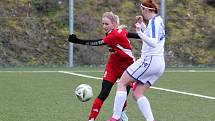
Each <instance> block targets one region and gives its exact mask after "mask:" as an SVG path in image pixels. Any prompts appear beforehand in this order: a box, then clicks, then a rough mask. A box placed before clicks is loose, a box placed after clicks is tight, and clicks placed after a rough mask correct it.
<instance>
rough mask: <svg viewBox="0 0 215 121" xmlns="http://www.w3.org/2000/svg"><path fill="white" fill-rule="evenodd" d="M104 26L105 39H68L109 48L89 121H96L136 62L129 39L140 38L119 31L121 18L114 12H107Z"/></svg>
mask: <svg viewBox="0 0 215 121" xmlns="http://www.w3.org/2000/svg"><path fill="white" fill-rule="evenodd" d="M102 25H103V29H104V31H105V34H106V36H105V37H104V38H103V39H97V40H83V39H79V38H77V37H76V35H74V34H73V35H70V36H69V39H68V40H69V42H73V43H77V44H85V45H93V46H99V45H107V46H108V47H109V57H108V61H107V64H106V67H105V71H104V75H103V81H102V88H101V91H100V94H99V95H98V97H97V98H96V99H95V100H94V102H93V105H92V109H91V112H90V115H89V119H88V120H89V121H95V119H96V118H97V116H98V114H99V111H100V109H101V107H102V105H103V102H104V101H105V99H106V98H107V97H108V95H109V93H110V91H111V88H112V86H113V85H114V83H115V82H116V81H117V79H119V78H120V77H121V75H122V74H123V72H124V71H125V69H126V68H127V67H128V66H129V65H131V64H132V63H133V62H134V57H133V55H132V51H131V49H132V48H131V45H130V42H129V40H128V38H127V37H129V38H139V37H138V35H137V34H136V33H135V34H133V33H128V32H127V31H126V30H125V29H118V25H119V18H118V16H117V15H115V14H113V13H112V12H105V13H104V14H103V17H102ZM127 90H128V92H129V90H130V87H129V86H127ZM121 120H122V121H127V120H128V118H127V116H126V115H125V113H124V112H123V113H122V115H121Z"/></svg>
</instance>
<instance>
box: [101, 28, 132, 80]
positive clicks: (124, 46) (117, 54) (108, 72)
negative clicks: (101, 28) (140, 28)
mask: <svg viewBox="0 0 215 121" xmlns="http://www.w3.org/2000/svg"><path fill="white" fill-rule="evenodd" d="M126 35H127V31H126V30H124V29H123V30H119V29H113V30H112V31H111V32H110V33H108V34H107V35H106V37H104V38H103V41H104V43H105V44H106V45H107V46H108V47H109V51H110V52H109V57H108V62H107V64H106V68H105V72H104V76H103V80H107V81H109V82H111V83H115V82H116V80H117V79H118V78H120V77H121V76H122V74H123V72H124V71H125V70H126V68H127V67H128V66H130V65H131V64H132V63H133V62H134V57H133V55H132V51H131V45H130V41H129V40H128V38H127V36H126Z"/></svg>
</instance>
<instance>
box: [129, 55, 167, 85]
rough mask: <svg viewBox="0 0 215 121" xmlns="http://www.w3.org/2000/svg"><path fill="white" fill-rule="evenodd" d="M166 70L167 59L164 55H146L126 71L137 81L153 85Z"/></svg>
mask: <svg viewBox="0 0 215 121" xmlns="http://www.w3.org/2000/svg"><path fill="white" fill-rule="evenodd" d="M164 70H165V61H164V57H163V56H145V57H142V58H140V59H138V60H137V61H135V62H134V63H133V64H132V65H130V66H129V67H128V68H127V69H126V72H127V73H128V74H129V75H130V76H131V77H132V78H133V79H134V80H136V81H139V82H141V83H143V84H145V83H146V82H148V83H149V84H150V85H153V84H154V83H155V82H156V80H157V79H158V78H159V77H160V76H161V75H162V74H163V72H164Z"/></svg>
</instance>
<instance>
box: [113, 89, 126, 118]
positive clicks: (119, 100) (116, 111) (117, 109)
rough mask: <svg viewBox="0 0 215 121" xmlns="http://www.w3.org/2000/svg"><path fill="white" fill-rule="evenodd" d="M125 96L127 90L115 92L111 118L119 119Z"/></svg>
mask: <svg viewBox="0 0 215 121" xmlns="http://www.w3.org/2000/svg"><path fill="white" fill-rule="evenodd" d="M126 98H127V92H125V91H117V92H116V96H115V101H114V108H113V115H112V117H113V118H115V119H120V116H121V113H122V109H123V106H124V104H125V101H126Z"/></svg>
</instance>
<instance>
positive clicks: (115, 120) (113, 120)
mask: <svg viewBox="0 0 215 121" xmlns="http://www.w3.org/2000/svg"><path fill="white" fill-rule="evenodd" d="M107 121H120V119H118V120H117V119H115V118H112V117H110V118H109V119H108V120H107Z"/></svg>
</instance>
